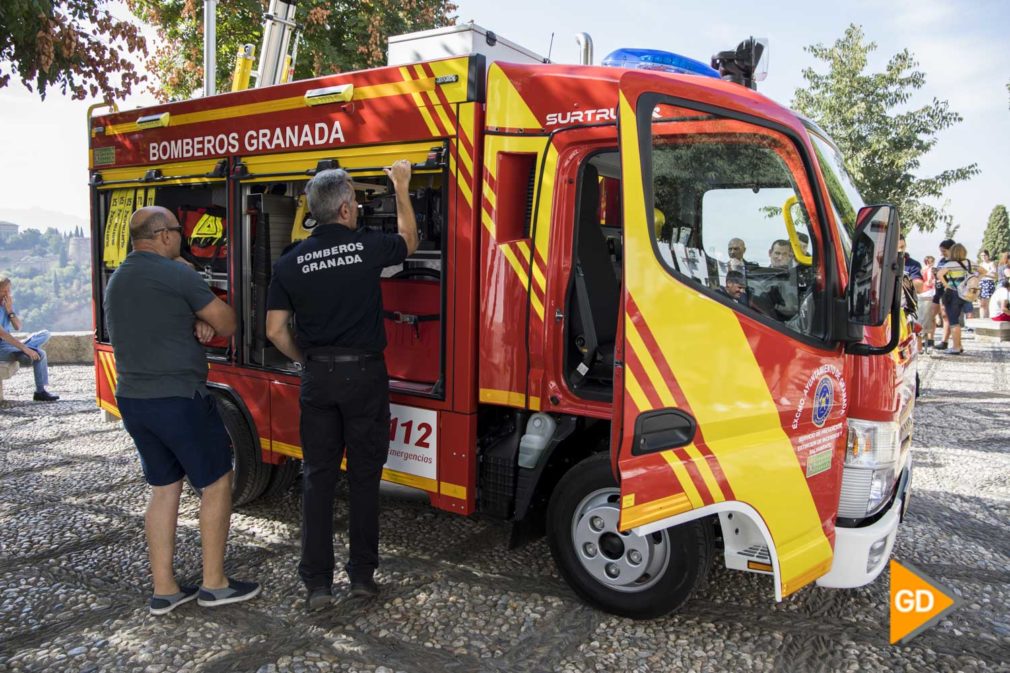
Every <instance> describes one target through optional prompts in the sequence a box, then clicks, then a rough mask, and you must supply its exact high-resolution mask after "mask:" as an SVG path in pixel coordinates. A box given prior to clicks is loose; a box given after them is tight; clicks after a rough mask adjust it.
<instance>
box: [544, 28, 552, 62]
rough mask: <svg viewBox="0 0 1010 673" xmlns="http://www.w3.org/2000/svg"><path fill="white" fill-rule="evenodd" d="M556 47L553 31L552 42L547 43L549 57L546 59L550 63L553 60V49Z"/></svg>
mask: <svg viewBox="0 0 1010 673" xmlns="http://www.w3.org/2000/svg"><path fill="white" fill-rule="evenodd" d="M553 49H554V33H551V43H550V44H549V45H547V58H546V59H545V60H546V61H547V62H548V63H550V60H551V51H552V50H553Z"/></svg>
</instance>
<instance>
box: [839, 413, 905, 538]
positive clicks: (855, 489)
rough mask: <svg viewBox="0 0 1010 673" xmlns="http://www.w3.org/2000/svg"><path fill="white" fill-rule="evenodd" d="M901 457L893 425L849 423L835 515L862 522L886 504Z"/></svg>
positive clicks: (858, 421) (897, 431) (895, 428)
mask: <svg viewBox="0 0 1010 673" xmlns="http://www.w3.org/2000/svg"><path fill="white" fill-rule="evenodd" d="M900 455H901V444H900V438H899V427H898V424H897V423H879V422H876V421H861V420H856V419H851V418H850V419H849V437H848V442H847V445H846V447H845V469H844V471H843V476H842V493H841V499H840V501H839V508H838V515H839V516H843V517H846V518H854V519H862V518H864V517H867V516H872V515H873V514H875V513H876V512H877V511H879V510H880V508H881V507H883V506H884V505H886V504H887V501H888V498H890V497H891V492H892V490H893V489H894V484H895V483H896V481H897V478H898V474H897V472H898V458H899V457H900Z"/></svg>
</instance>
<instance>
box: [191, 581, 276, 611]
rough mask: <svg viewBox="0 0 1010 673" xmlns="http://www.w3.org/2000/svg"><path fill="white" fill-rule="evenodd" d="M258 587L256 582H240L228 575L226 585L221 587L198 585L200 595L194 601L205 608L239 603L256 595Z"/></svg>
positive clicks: (258, 590) (258, 591)
mask: <svg viewBox="0 0 1010 673" xmlns="http://www.w3.org/2000/svg"><path fill="white" fill-rule="evenodd" d="M260 589H261V587H260V585H259V584H257V583H256V582H240V581H239V580H233V579H232V578H230V577H229V578H228V586H226V587H224V588H222V589H207V588H206V587H200V597H199V598H198V599H197V601H196V602H197V604H199V605H201V606H203V607H205V608H212V607H216V606H218V605H228V604H229V603H241V602H242V601H247V600H249V599H250V598H255V597H256V596H258V595H259V593H260Z"/></svg>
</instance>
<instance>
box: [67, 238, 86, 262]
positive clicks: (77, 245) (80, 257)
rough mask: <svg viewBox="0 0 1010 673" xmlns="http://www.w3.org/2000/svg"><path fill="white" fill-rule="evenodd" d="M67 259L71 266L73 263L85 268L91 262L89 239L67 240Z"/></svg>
mask: <svg viewBox="0 0 1010 673" xmlns="http://www.w3.org/2000/svg"><path fill="white" fill-rule="evenodd" d="M67 244H68V248H67V259H69V260H70V263H71V264H74V263H75V262H76V263H77V264H80V265H81V266H86V265H87V264H89V263H90V260H91V239H90V238H70V239H68V240H67Z"/></svg>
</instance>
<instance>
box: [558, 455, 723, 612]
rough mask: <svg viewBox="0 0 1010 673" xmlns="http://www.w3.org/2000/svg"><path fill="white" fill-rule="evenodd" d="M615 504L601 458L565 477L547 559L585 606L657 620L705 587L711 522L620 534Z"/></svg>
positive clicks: (607, 469) (613, 488)
mask: <svg viewBox="0 0 1010 673" xmlns="http://www.w3.org/2000/svg"><path fill="white" fill-rule="evenodd" d="M620 499H621V491H620V488H619V487H618V486H617V483H616V482H615V481H614V477H613V474H611V471H610V457H609V456H608V455H607V454H600V455H596V456H593V457H592V458H588V459H586V460H584V461H582V462H581V463H579V464H578V465H576V466H575V467H573V468H572V469H571V470H569V471H568V473H566V474H565V476H564V477H563V478H562V479H561V481H560V482H559V483H558V485H557V486H556V487H555V489H554V493H553V495H552V496H551V501H550V505H549V507H548V510H547V539H548V541H549V543H550V547H551V554H552V556H553V557H554V562H555V563H556V564H557V566H558V569H559V570H560V571H561V575H562V576H563V577H564V578H565V580H566V581H567V582H568V584H569V585H571V587H572V588H573V589H574V590H575V592H576V593H577V594H579V596H581V597H582V598H583V599H584V600H585V601H587V602H588V603H591V604H592V605H594V606H596V607H598V608H600V609H602V610H606V611H607V612H612V613H614V614H617V615H622V616H624V617H631V618H633V619H653V618H655V617H661V616H662V615H665V614H668V613H670V612H673V611H674V610H677V609H678V608H680V607H681V606H682V605H683V604H684V603H685V602H686V601H687V599H688V598H690V596H691V594H693V593H694V591H695V590H696V589H698V588H699V587H700V586H701V585H702V584H703V583H704V581H705V577H706V576H707V575H708V569H709V566H710V565H711V562H712V553H713V551H712V550H713V541H712V525H711V522H710V521H708V520H706V519H701V520H697V521H691V522H689V523H686V524H681V525H679V526H675V527H673V528H668V529H666V530H663V531H657V532H655V533H650V534H648V535H644V536H640V535H636V534H635V533H633V532H631V531H626V532H621V531H620V530H618V527H617V526H618V522H619V519H620V513H621V509H620Z"/></svg>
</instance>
